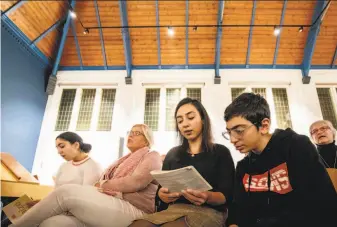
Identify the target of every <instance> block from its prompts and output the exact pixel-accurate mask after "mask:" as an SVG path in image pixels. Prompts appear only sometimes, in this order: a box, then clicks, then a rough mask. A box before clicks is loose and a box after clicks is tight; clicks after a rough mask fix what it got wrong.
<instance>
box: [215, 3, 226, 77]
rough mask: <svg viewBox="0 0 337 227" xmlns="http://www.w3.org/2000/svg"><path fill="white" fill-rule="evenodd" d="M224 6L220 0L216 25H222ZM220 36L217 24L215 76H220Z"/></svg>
mask: <svg viewBox="0 0 337 227" xmlns="http://www.w3.org/2000/svg"><path fill="white" fill-rule="evenodd" d="M224 7H225V2H224V0H220V1H219V9H218V21H217V25H222V20H223V13H224ZM221 37H222V27H221V26H218V28H217V34H216V46H215V77H220V72H219V71H220V70H219V69H220V52H221Z"/></svg>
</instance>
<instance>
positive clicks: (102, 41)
mask: <svg viewBox="0 0 337 227" xmlns="http://www.w3.org/2000/svg"><path fill="white" fill-rule="evenodd" d="M94 5H95V10H96V19H97V24H98V27H101V26H102V25H101V17H100V15H99V9H98V4H97V0H95V1H94ZM99 37H100V39H101V48H102V55H103V61H104V68H105V69H108V63H107V61H106V53H105V45H104V37H103V30H102V29H101V28H100V29H99Z"/></svg>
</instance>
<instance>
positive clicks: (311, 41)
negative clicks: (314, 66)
mask: <svg viewBox="0 0 337 227" xmlns="http://www.w3.org/2000/svg"><path fill="white" fill-rule="evenodd" d="M327 3H328V2H327V1H320V0H318V1H317V3H316V7H315V11H314V14H313V17H312V23H314V22H315V21H316V19H317V18H318V17H319V15H320V13H321V12H322V10H323V9H324V8H325V6H326V5H327ZM320 26H321V19H320V18H319V19H318V21H317V23H316V24H314V25H313V26H311V27H310V31H309V34H308V38H307V42H306V46H305V48H304V58H303V62H302V82H303V83H305V84H308V83H310V77H309V71H310V66H311V61H312V56H313V54H314V50H315V45H316V40H317V36H318V34H319V30H320Z"/></svg>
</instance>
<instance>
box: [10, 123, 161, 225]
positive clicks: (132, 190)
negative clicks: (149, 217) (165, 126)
mask: <svg viewBox="0 0 337 227" xmlns="http://www.w3.org/2000/svg"><path fill="white" fill-rule="evenodd" d="M152 144H153V136H152V132H151V129H150V128H149V127H148V126H146V125H144V124H139V125H134V126H133V127H132V130H131V131H130V133H129V137H128V141H127V147H128V148H129V150H130V151H131V152H130V153H129V154H127V155H126V156H124V157H122V158H120V159H119V160H117V161H116V162H115V163H114V164H112V165H111V166H110V167H109V168H108V169H106V171H105V172H104V173H103V175H102V177H101V179H100V180H99V182H97V183H96V185H95V186H96V187H94V186H88V185H76V184H66V185H62V186H60V187H58V188H56V189H55V190H54V191H53V192H51V193H50V194H49V195H48V196H47V197H46V198H44V199H43V200H41V201H40V202H39V203H38V204H36V205H35V206H34V207H32V208H31V209H30V210H28V211H27V212H26V213H25V214H24V215H23V216H22V217H20V218H19V219H17V220H16V221H15V222H14V223H13V224H12V225H11V226H21V227H25V226H26V227H31V226H37V225H39V226H40V227H48V226H99V227H111V226H114V227H125V226H128V225H129V224H131V222H132V221H133V220H134V219H137V218H140V217H142V216H143V215H144V214H145V213H152V212H154V209H155V208H154V199H155V195H156V190H157V188H158V185H157V183H156V182H155V181H154V180H153V178H152V176H151V174H150V171H152V170H160V169H161V166H162V161H161V158H160V155H159V153H158V152H155V151H150V148H151V146H152ZM65 213H66V214H65Z"/></svg>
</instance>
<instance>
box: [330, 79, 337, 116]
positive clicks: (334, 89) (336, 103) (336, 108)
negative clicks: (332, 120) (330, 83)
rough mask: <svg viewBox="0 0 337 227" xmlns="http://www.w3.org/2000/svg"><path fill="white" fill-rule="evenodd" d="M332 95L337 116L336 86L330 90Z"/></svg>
mask: <svg viewBox="0 0 337 227" xmlns="http://www.w3.org/2000/svg"><path fill="white" fill-rule="evenodd" d="M330 93H331V98H332V103H334V105H333V106H334V109H335V113H336V116H337V86H334V87H332V88H331V90H330Z"/></svg>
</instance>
